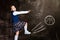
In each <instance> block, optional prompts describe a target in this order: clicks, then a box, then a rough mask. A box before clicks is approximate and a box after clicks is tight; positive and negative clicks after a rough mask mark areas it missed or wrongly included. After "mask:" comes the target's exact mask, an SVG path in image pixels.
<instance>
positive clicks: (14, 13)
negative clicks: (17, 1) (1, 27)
mask: <svg viewBox="0 0 60 40" xmlns="http://www.w3.org/2000/svg"><path fill="white" fill-rule="evenodd" d="M29 12H30V11H14V12H13V15H19V14H27V13H29Z"/></svg>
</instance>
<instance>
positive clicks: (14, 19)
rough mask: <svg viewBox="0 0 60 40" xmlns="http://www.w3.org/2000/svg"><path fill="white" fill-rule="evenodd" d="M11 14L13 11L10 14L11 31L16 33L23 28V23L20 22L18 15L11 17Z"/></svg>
mask: <svg viewBox="0 0 60 40" xmlns="http://www.w3.org/2000/svg"><path fill="white" fill-rule="evenodd" d="M13 12H14V11H12V12H11V17H12V24H13V31H14V32H16V31H19V30H21V29H22V28H23V27H24V25H25V22H24V21H20V19H19V17H18V15H13Z"/></svg>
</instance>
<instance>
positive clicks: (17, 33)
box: [14, 31, 19, 40]
mask: <svg viewBox="0 0 60 40" xmlns="http://www.w3.org/2000/svg"><path fill="white" fill-rule="evenodd" d="M18 36H19V31H17V32H16V34H15V37H14V40H18Z"/></svg>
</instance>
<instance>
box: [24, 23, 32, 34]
mask: <svg viewBox="0 0 60 40" xmlns="http://www.w3.org/2000/svg"><path fill="white" fill-rule="evenodd" d="M27 26H28V24H27V22H26V24H25V26H24V31H25V34H31V32H29V31H28V30H27Z"/></svg>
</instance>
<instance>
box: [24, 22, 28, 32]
mask: <svg viewBox="0 0 60 40" xmlns="http://www.w3.org/2000/svg"><path fill="white" fill-rule="evenodd" d="M24 31H27V23H26V24H25V26H24Z"/></svg>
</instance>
